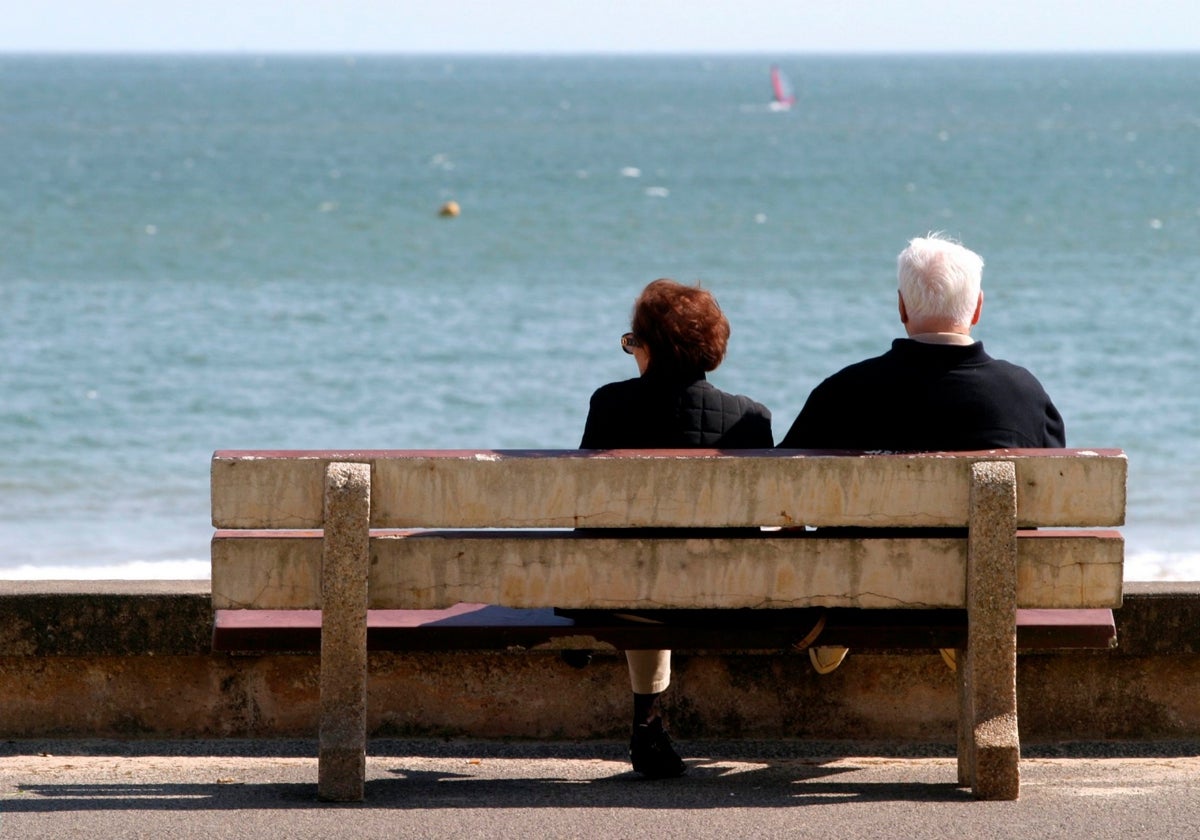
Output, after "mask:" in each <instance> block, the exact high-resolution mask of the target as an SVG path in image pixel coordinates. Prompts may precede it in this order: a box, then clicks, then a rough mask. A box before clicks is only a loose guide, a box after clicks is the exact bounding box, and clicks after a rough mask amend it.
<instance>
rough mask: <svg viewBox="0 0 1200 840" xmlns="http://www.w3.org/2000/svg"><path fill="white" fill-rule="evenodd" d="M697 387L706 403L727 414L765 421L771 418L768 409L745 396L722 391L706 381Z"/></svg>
mask: <svg viewBox="0 0 1200 840" xmlns="http://www.w3.org/2000/svg"><path fill="white" fill-rule="evenodd" d="M697 385H699V386H701V387H700V388H699V390H700V392H701V393H703V394H704V396H705V397H706V400H705V401H706V402H717V403H719V404H720V407H721V409H722V410H723V411H725V412H727V413H736V414H750V415H757V416H761V417H765V418H767V419H770V417H771V410H770V409H769V408H767V407H766V406H765V405H763V404H762V403H760V402H758V401H757V400H754V399H751V398H750V397H747V396H746V395H745V394H735V393H733V392H731V391H722V390H721V389H720V388H718V387H716V386H715V385H713V384H712V383H711V382H708V381H707V380H702V381H701V382H699V383H697Z"/></svg>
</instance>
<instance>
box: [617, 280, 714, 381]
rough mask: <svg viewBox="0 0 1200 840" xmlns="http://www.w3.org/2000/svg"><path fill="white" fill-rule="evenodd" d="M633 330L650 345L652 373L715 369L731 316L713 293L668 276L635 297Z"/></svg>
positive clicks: (685, 372)
mask: <svg viewBox="0 0 1200 840" xmlns="http://www.w3.org/2000/svg"><path fill="white" fill-rule="evenodd" d="M632 330H633V334H634V336H636V337H637V339H638V341H640V342H641V343H642V344H643V345H645V347H646V349H647V350H649V352H650V367H649V369H650V370H651V371H654V372H667V373H675V374H686V375H695V374H698V373H706V372H708V371H710V370H715V369H716V367H717V365H719V364H721V361H722V360H723V359H724V358H725V348H726V347H727V346H728V344H729V321H728V320H726V318H725V314H724V313H723V312H721V307H720V306H718V305H717V300H716V298H714V297H713V296H712V293H710V292H709V291H708V290H706V289H702V288H700V286H699V285H695V286H686V285H684V284H683V283H677V282H676V281H674V280H669V279H666V278H663V279H659V280H655V281H654V282H652V283H650V284H649V285H648V286H646V288H645V289H643V290H642V293H641V294H640V295H639V296H638V299H637V301H635V302H634V305H633V318H632Z"/></svg>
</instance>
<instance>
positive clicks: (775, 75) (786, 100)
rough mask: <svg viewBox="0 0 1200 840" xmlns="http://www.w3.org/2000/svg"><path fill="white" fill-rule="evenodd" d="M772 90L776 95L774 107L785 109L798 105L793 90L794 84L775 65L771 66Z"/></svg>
mask: <svg viewBox="0 0 1200 840" xmlns="http://www.w3.org/2000/svg"><path fill="white" fill-rule="evenodd" d="M771 90H772V92H773V93H774V94H775V102H774V103H773V107H775V108H779V109H784V108H790V107H792V105H794V104H796V94H795V93H794V92H793V90H792V83H791V82H790V81H789V80H788V77H787V76H786V75H785V74H784V72H783V71H782V70H780V69H779V68H778V67H776V66H774V65H772V66H771Z"/></svg>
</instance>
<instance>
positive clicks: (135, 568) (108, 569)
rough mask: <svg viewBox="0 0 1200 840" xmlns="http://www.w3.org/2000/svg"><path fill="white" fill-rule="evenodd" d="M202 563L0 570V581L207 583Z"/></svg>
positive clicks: (134, 562)
mask: <svg viewBox="0 0 1200 840" xmlns="http://www.w3.org/2000/svg"><path fill="white" fill-rule="evenodd" d="M211 569H212V566H211V563H210V562H209V561H208V560H207V559H205V560H131V561H129V562H126V563H114V564H111V565H105V566H33V565H29V564H26V565H22V566H14V567H12V568H8V569H6V568H0V580H208V579H209V578H210V577H211V574H210V572H211Z"/></svg>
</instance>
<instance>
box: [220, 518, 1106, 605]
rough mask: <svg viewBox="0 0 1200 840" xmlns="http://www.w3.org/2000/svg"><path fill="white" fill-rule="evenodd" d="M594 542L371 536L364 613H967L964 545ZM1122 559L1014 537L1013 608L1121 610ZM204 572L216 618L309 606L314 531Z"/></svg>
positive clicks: (238, 548)
mask: <svg viewBox="0 0 1200 840" xmlns="http://www.w3.org/2000/svg"><path fill="white" fill-rule="evenodd" d="M594 533H595V532H578V531H574V532H572V531H557V532H555V531H534V532H504V531H500V532H488V531H415V532H375V533H374V534H373V537H372V539H371V560H372V562H371V571H370V581H369V592H370V598H369V605H370V607H371V608H372V609H439V608H445V607H449V606H451V605H453V604H456V603H460V602H482V603H494V604H504V605H505V606H509V607H549V606H557V607H563V608H587V607H591V608H602V609H654V608H660V607H673V608H704V609H714V608H742V607H759V608H772V609H781V608H796V607H860V608H861V607H866V608H875V609H882V608H912V609H919V608H947V607H949V608H961V607H963V606H964V603H965V601H964V599H965V591H966V578H965V569H966V539H965V538H962V537H956V536H922V537H906V538H890V537H881V538H874V539H871V538H863V537H861V536H855V537H853V538H851V537H837V536H827V535H821V534H819V533H813V532H808V533H805V532H793V533H791V534H788V535H787V536H782V535H779V534H771V533H764V534H761V535H757V536H753V537H744V538H743V537H738V538H730V537H707V536H705V537H692V538H673V539H661V538H660V539H653V540H651V539H642V538H639V537H637V536H618V535H615V534H616V533H617V532H613V533H614V536H603V537H598V536H594ZM1123 557H1124V544H1123V540H1122V537H1121V535H1120V533H1119V532H1116V531H1033V532H1022V533H1021V535H1020V538H1019V540H1018V571H1017V600H1018V606H1020V607H1024V608H1033V607H1041V608H1055V609H1057V608H1112V607H1117V606H1120V603H1121V592H1122V565H1123ZM212 568H213V571H212V589H213V606H214V608H216V609H230V608H241V607H255V608H258V609H316V608H318V607H319V606H320V592H321V588H320V578H321V572H320V569H321V535H320V532H318V531H307V532H266V533H264V532H256V531H250V532H243V531H219V532H217V534H216V535H215V536H214V538H213V544H212ZM634 569H636V570H637V571H636V573H633V570H634Z"/></svg>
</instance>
